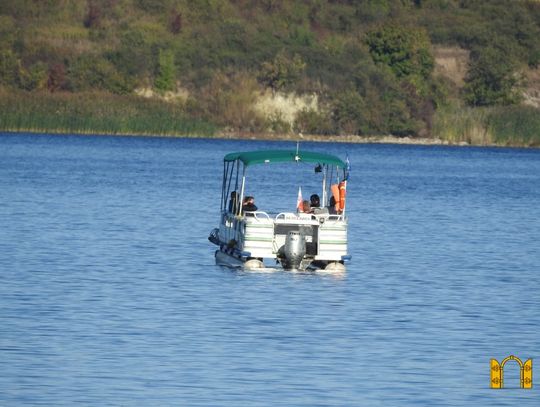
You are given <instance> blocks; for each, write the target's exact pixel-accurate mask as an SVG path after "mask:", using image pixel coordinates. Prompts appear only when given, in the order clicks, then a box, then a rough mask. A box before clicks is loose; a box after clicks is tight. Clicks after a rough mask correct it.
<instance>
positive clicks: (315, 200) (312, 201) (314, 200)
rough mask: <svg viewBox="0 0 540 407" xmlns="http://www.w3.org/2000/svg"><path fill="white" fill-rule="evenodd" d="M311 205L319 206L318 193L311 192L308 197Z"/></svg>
mask: <svg viewBox="0 0 540 407" xmlns="http://www.w3.org/2000/svg"><path fill="white" fill-rule="evenodd" d="M309 200H310V204H311V206H317V207H318V206H320V205H321V198H319V195H317V194H313V195H311V196H310V197H309Z"/></svg>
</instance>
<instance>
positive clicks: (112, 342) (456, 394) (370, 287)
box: [0, 134, 540, 407]
mask: <svg viewBox="0 0 540 407" xmlns="http://www.w3.org/2000/svg"><path fill="white" fill-rule="evenodd" d="M267 148H295V145H294V144H293V143H284V142H276V143H270V142H256V141H220V140H203V139H198V140H193V139H164V138H130V137H84V136H82V137H81V136H47V135H21V134H19V135H8V134H0V405H2V406H23V405H24V406H32V405H44V406H73V405H84V406H108V405H111V406H385V407H386V406H409V405H414V406H516V405H520V406H535V407H536V406H538V405H540V393H539V389H540V382H539V380H538V379H537V378H539V377H540V294H539V292H540V150H524V149H504V148H452V147H415V146H396V145H353V144H316V143H303V144H302V145H301V148H305V149H310V150H315V151H321V152H329V153H333V154H337V155H339V156H340V157H343V158H344V157H345V155H346V154H348V156H349V158H350V161H351V165H352V174H351V180H350V182H349V187H348V201H347V202H348V210H349V221H350V230H349V242H350V245H349V249H350V252H351V254H352V256H353V258H352V262H351V263H350V264H349V266H348V269H347V272H346V273H345V274H344V275H341V276H329V275H321V274H310V273H303V274H302V273H296V274H294V273H290V272H282V271H281V272H274V273H253V272H252V273H246V272H241V271H232V270H229V269H224V268H220V267H218V266H216V265H215V263H214V258H213V253H214V249H215V246H213V245H212V244H210V243H209V242H208V240H207V236H208V234H209V231H210V230H211V229H212V228H214V227H216V226H217V224H218V220H219V214H218V201H219V196H220V187H221V171H222V168H223V162H222V159H223V156H224V155H225V154H226V153H229V152H232V151H242V150H256V149H267ZM270 168H272V167H270ZM276 171H277V170H276ZM280 171H281V170H280ZM263 175H264V177H271V176H272V175H273V173H272V172H270V171H266V172H265V173H264V174H263ZM277 175H278V176H279V177H278V179H274V180H273V181H271V182H273V183H274V184H275V185H283V189H280V192H279V193H285V194H287V195H291V196H290V205H291V209H292V207H294V204H295V202H296V189H297V185H298V180H297V178H298V177H297V175H298V174H297V173H296V172H295V171H281V172H279V171H278V172H277ZM264 177H263V178H262V179H261V181H260V185H262V186H264V188H262V189H263V190H259V191H256V190H255V191H254V193H255V196H256V198H257V204H258V205H259V207H261V205H262V206H264V207H266V206H267V205H269V204H270V197H271V196H272V195H270V193H269V192H267V187H268V186H269V185H270V181H268V179H267V178H264ZM289 184H290V185H292V186H293V187H292V189H291V190H289V189H287V188H288V187H285V186H286V185H289ZM253 188H255V186H254V185H253ZM306 188H307V190H306V189H304V188H303V189H304V191H306V192H305V194H306V195H309V193H310V192H311V190H309V188H310V185H308V186H307V187H306ZM279 200H280V204H281V205H284V206H286V205H288V202H287V200H286V199H283V198H279ZM511 354H513V355H516V356H518V357H520V358H521V359H522V360H523V361H525V360H526V359H529V358H533V359H535V368H534V373H535V374H534V381H535V382H534V386H535V387H534V388H533V389H532V390H522V389H519V388H517V387H519V380H518V377H519V370H518V367H517V364H516V363H515V362H509V363H508V364H507V365H506V369H505V379H506V380H505V383H506V385H507V387H509V388H508V389H505V390H492V389H490V388H489V382H490V377H489V361H490V358H496V359H498V360H499V361H501V360H502V359H503V358H504V357H506V356H508V355H511Z"/></svg>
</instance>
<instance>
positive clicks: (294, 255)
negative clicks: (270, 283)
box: [283, 230, 306, 270]
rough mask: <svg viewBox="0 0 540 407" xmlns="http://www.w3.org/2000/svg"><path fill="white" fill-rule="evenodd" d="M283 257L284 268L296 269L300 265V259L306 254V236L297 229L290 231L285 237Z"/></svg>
mask: <svg viewBox="0 0 540 407" xmlns="http://www.w3.org/2000/svg"><path fill="white" fill-rule="evenodd" d="M283 254H284V256H285V259H284V261H283V263H284V264H283V267H284V268H286V269H292V270H296V269H298V268H299V267H300V265H301V263H302V260H303V258H304V256H305V254H306V238H305V236H304V235H303V234H302V233H300V232H299V231H295V230H293V231H290V232H289V233H287V237H286V238H285V245H284V247H283Z"/></svg>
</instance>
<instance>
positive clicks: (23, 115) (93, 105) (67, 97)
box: [0, 91, 217, 136]
mask: <svg viewBox="0 0 540 407" xmlns="http://www.w3.org/2000/svg"><path fill="white" fill-rule="evenodd" d="M0 130H3V131H40V132H57V133H89V134H93V133H97V134H141V135H165V136H182V135H189V136H211V135H213V134H215V132H216V130H217V128H216V126H215V125H213V124H212V123H209V122H207V121H204V120H201V119H196V118H190V117H188V116H187V115H186V114H185V113H184V112H183V111H182V108H181V107H180V106H177V105H173V104H170V103H166V102H163V101H160V100H151V99H145V98H141V97H137V96H119V95H111V94H107V93H46V92H43V93H26V92H15V93H13V92H7V91H0Z"/></svg>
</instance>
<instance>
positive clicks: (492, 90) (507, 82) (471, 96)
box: [464, 47, 523, 106]
mask: <svg viewBox="0 0 540 407" xmlns="http://www.w3.org/2000/svg"><path fill="white" fill-rule="evenodd" d="M522 85H523V82H522V80H521V78H520V76H519V75H518V73H517V64H516V62H515V61H514V60H513V59H512V58H510V57H509V55H508V54H506V53H504V52H503V50H501V49H497V48H495V47H487V48H484V49H481V50H480V51H478V52H475V53H473V56H472V59H471V62H470V66H469V71H468V74H467V77H466V78H465V88H464V91H465V100H466V101H467V103H469V104H470V105H472V106H491V105H511V104H515V103H517V102H519V101H520V99H521V88H522Z"/></svg>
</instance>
